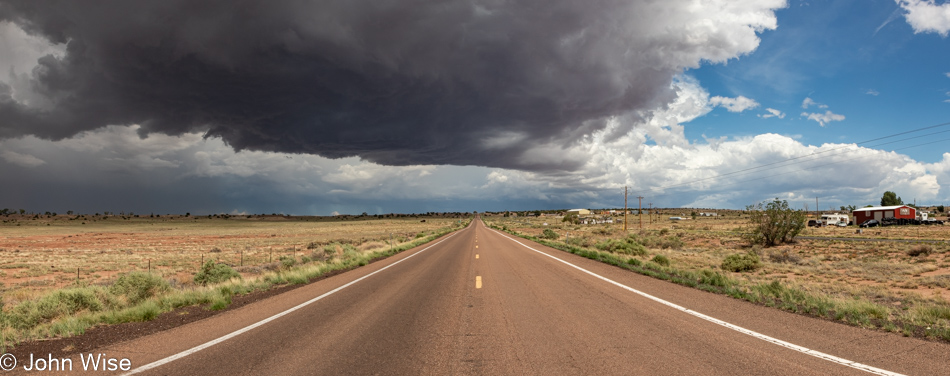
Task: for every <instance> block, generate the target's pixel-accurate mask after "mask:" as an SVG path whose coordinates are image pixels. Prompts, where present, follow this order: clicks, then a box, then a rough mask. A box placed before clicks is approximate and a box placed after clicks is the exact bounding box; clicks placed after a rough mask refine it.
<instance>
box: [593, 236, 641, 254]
mask: <svg viewBox="0 0 950 376" xmlns="http://www.w3.org/2000/svg"><path fill="white" fill-rule="evenodd" d="M594 247H596V248H597V249H599V250H601V251H607V252H611V253H622V254H625V255H636V256H643V255H645V254H646V253H647V250H646V248H644V247H643V245H641V244H640V243H631V242H628V241H625V240H620V239H607V240H604V241H601V242H599V243H597V244H595V245H594Z"/></svg>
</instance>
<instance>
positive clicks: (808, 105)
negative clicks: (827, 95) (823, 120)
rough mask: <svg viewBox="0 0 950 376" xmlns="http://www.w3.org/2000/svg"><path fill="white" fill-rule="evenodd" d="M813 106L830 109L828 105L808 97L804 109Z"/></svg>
mask: <svg viewBox="0 0 950 376" xmlns="http://www.w3.org/2000/svg"><path fill="white" fill-rule="evenodd" d="M811 106H818V108H828V105H826V104H821V103H818V102H815V100H814V99H811V98H808V97H806V98H805V100H803V101H802V108H804V109H807V108H808V107H811Z"/></svg>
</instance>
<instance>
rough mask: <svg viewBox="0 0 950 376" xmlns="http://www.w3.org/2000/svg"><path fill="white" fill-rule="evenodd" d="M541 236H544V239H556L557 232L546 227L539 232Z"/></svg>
mask: <svg viewBox="0 0 950 376" xmlns="http://www.w3.org/2000/svg"><path fill="white" fill-rule="evenodd" d="M541 237H542V238H544V239H551V240H554V239H557V238H558V237H559V236H558V234H557V233H556V232H554V230H551V229H549V228H546V229H544V232H543V233H541Z"/></svg>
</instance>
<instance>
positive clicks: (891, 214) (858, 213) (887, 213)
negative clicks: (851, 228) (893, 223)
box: [852, 205, 917, 225]
mask: <svg viewBox="0 0 950 376" xmlns="http://www.w3.org/2000/svg"><path fill="white" fill-rule="evenodd" d="M852 214H854V224H856V225H859V224H862V223H864V221H867V220H869V219H876V220H878V221H880V220H882V219H884V218H896V219H910V220H913V219H915V218H917V210H916V209H914V208H912V207H910V206H907V205H900V206H875V207H870V208H861V209H854V211H853V212H852Z"/></svg>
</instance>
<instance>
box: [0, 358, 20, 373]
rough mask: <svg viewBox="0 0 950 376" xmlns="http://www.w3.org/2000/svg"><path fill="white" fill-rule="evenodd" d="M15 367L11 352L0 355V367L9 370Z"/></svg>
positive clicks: (14, 359)
mask: <svg viewBox="0 0 950 376" xmlns="http://www.w3.org/2000/svg"><path fill="white" fill-rule="evenodd" d="M14 368H16V357H15V356H13V354H3V355H0V369H2V370H4V371H10V370H12V369H14Z"/></svg>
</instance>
